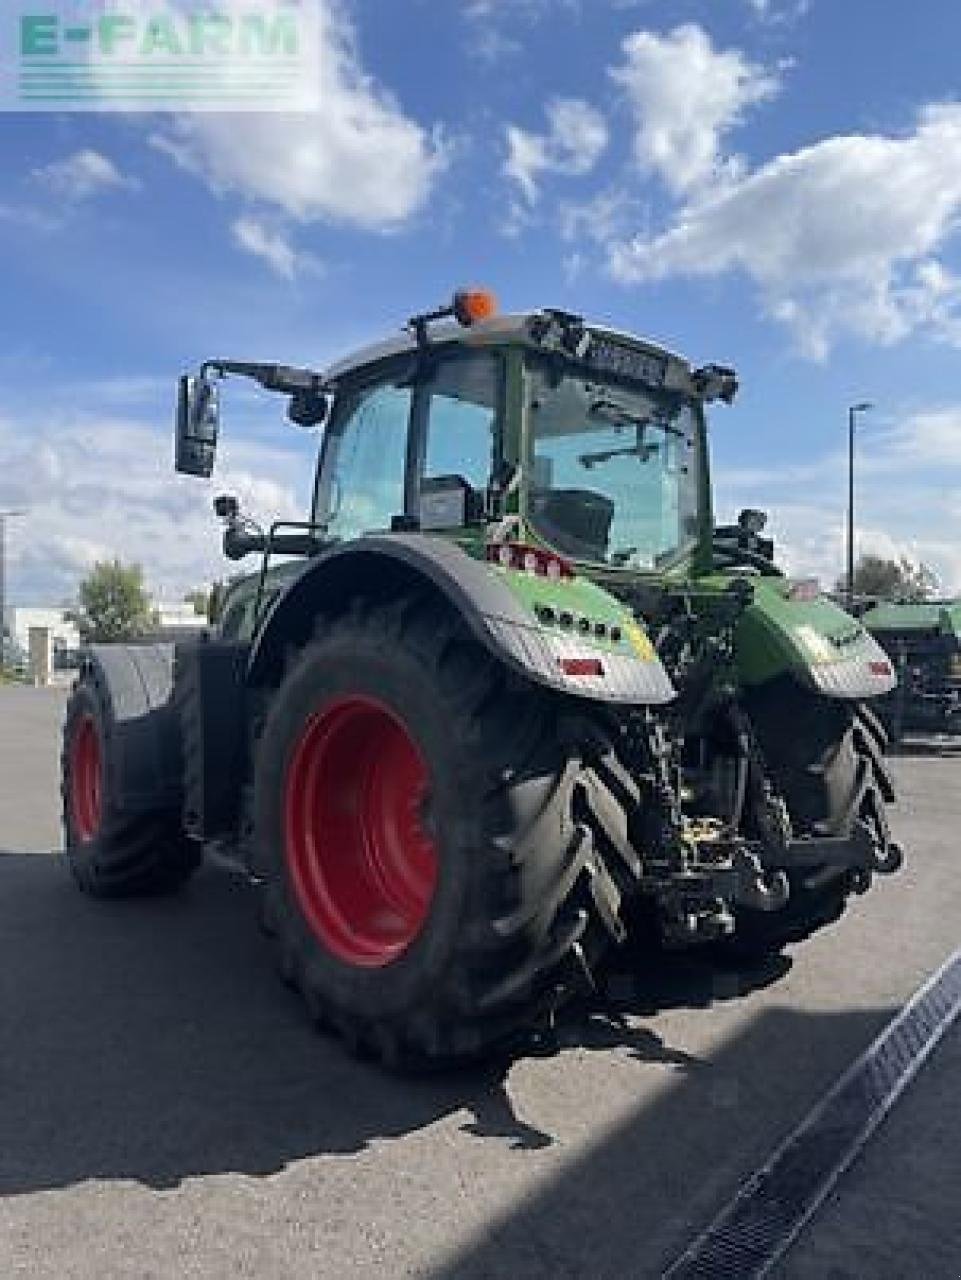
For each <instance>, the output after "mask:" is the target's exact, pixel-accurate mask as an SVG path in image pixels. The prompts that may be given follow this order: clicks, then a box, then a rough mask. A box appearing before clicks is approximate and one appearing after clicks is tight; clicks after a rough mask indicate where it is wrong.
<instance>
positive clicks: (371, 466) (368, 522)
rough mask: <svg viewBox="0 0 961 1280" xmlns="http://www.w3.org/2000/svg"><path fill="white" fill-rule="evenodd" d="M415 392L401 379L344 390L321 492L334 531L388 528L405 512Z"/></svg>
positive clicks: (341, 534)
mask: <svg viewBox="0 0 961 1280" xmlns="http://www.w3.org/2000/svg"><path fill="white" fill-rule="evenodd" d="M411 396H412V392H411V388H410V386H409V385H400V382H399V381H398V382H390V383H379V384H377V385H376V386H372V387H365V388H362V389H360V390H358V391H356V392H347V393H345V397H344V399H342V400H341V403H340V405H339V406H338V409H337V411H336V412H335V415H334V420H333V422H332V424H331V428H330V436H329V439H328V441H327V446H326V450H325V457H324V480H323V484H322V491H321V495H320V503H321V505H322V506H323V507H325V509H326V517H327V518H326V525H327V532H328V535H329V536H330V537H332V538H339V539H343V540H347V539H349V538H357V537H360V535H361V534H363V533H374V532H379V531H383V530H389V529H390V527H391V521H392V520H393V519H394V517H395V516H399V515H402V514H403V512H404V477H405V474H406V464H407V431H408V424H409V421H410V409H411Z"/></svg>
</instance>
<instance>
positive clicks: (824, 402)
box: [0, 0, 961, 604]
mask: <svg viewBox="0 0 961 1280" xmlns="http://www.w3.org/2000/svg"><path fill="white" fill-rule="evenodd" d="M7 7H9V5H8V6H7ZM321 16H322V22H321V24H320V36H319V39H320V43H321V48H320V51H319V52H320V56H321V64H320V65H321V69H322V72H321V74H322V81H321V83H322V94H323V107H322V110H321V111H320V112H319V113H316V114H305V115H299V116H289V115H283V114H278V113H267V114H261V115H235V116H226V115H216V114H187V113H184V114H180V115H175V114H169V113H168V114H159V113H152V114H143V113H128V114H122V115H109V116H107V115H97V114H89V113H66V112H65V113H58V114H44V115H28V114H13V113H8V114H0V157H2V164H0V233H2V234H0V262H2V270H3V295H4V299H5V303H4V305H3V306H2V308H0V325H2V334H0V462H2V465H0V509H3V508H11V507H13V508H24V509H26V510H27V513H28V514H27V515H25V516H23V517H20V518H18V519H16V520H12V521H10V527H9V533H8V589H9V595H10V602H11V603H14V604H56V603H60V602H63V601H66V600H69V599H70V598H71V597H72V596H73V595H74V594H75V591H76V587H77V583H78V581H79V579H80V577H81V576H82V575H83V574H84V572H85V571H86V570H87V569H88V568H89V567H90V565H91V564H92V563H93V562H94V561H96V560H97V559H103V558H106V557H112V556H114V555H118V556H120V557H121V558H122V559H125V560H137V561H139V562H141V563H142V564H143V566H144V569H145V573H146V578H147V582H148V586H149V587H150V589H151V590H152V591H153V593H154V594H155V596H157V597H162V598H164V599H176V598H178V597H179V596H181V595H182V594H183V593H184V592H185V591H187V590H189V589H190V588H192V587H195V586H197V585H198V584H202V583H204V582H209V581H210V580H211V579H212V578H213V577H217V576H223V575H224V573H225V572H226V571H228V569H229V568H230V567H229V566H227V565H226V563H225V562H224V561H223V560H222V559H221V557H220V551H219V546H220V530H219V527H218V525H217V522H216V520H215V518H214V516H213V513H212V511H211V506H210V503H211V498H212V496H213V494H214V493H216V492H222V491H230V492H235V493H236V494H238V496H239V497H240V499H241V503H242V505H243V506H244V507H245V508H246V509H247V510H248V511H249V512H250V513H251V514H252V515H259V516H275V517H277V518H299V517H300V518H302V517H303V516H304V515H305V514H306V511H307V506H308V500H309V492H310V487H311V483H312V478H313V475H312V472H313V463H314V457H315V454H316V448H317V439H316V437H315V436H314V435H312V434H311V433H304V432H302V431H298V430H297V429H296V428H294V427H292V426H291V425H290V424H289V423H287V422H286V420H285V418H284V415H283V404H282V402H280V401H279V400H278V399H276V398H271V397H260V396H257V395H256V394H254V393H253V392H250V391H248V390H245V389H243V388H242V387H240V386H238V385H237V384H236V383H231V384H230V385H229V386H228V388H227V390H226V392H225V396H224V405H223V430H222V435H221V450H220V456H219V459H218V466H217V471H216V473H215V476H214V479H213V480H212V481H211V482H210V483H207V482H203V481H199V480H196V479H192V478H188V477H181V476H176V475H174V473H173V468H172V421H171V420H172V411H173V401H174V391H175V380H176V377H177V375H178V374H179V373H181V372H183V371H185V370H188V369H193V368H195V367H196V366H197V365H198V364H199V362H200V361H201V360H202V359H204V358H206V357H211V356H228V357H237V358H249V359H267V360H269V359H276V360H282V361H284V362H287V363H303V364H309V365H312V366H315V367H323V365H324V364H325V363H327V362H328V361H331V360H333V359H334V358H336V357H338V356H339V355H342V354H345V353H346V352H349V351H350V350H352V349H353V348H355V347H357V346H360V345H363V344H364V343H366V342H367V341H371V340H375V339H377V338H380V337H382V336H385V335H386V334H388V333H390V332H392V331H395V330H396V329H398V328H399V327H400V326H401V325H402V324H403V323H404V321H405V320H406V318H407V317H408V316H410V315H411V314H412V313H413V312H415V311H418V310H425V309H428V308H430V307H432V306H436V305H439V304H440V303H442V302H443V301H444V300H445V299H447V298H448V297H449V296H450V293H451V291H452V289H453V288H454V287H455V286H457V285H459V284H464V283H480V284H484V285H488V286H490V287H491V288H493V289H494V291H495V292H496V293H497V295H498V297H499V299H500V303H501V306H502V308H503V309H505V310H519V309H524V308H534V307H538V306H557V307H562V308H565V309H568V310H573V311H577V312H580V313H582V314H585V315H587V316H588V317H589V318H591V319H594V320H597V321H604V322H608V323H611V324H613V325H615V326H617V327H620V328H624V329H627V330H630V331H632V332H635V333H638V334H640V335H643V336H646V337H648V338H652V339H655V340H658V341H661V342H663V343H665V344H666V345H668V346H670V347H671V348H673V349H675V350H678V351H680V352H682V353H684V354H686V355H687V356H689V357H690V358H691V359H692V360H694V361H696V362H699V363H703V362H707V361H717V362H721V363H725V364H733V365H734V366H735V367H736V368H737V369H738V372H739V375H740V379H741V393H740V395H739V398H738V400H737V402H736V404H735V405H734V406H733V407H731V408H727V407H715V408H714V409H713V410H712V413H711V437H712V451H713V459H714V477H715V488H716V507H717V511H718V515H719V516H720V517H721V518H728V517H731V516H733V515H734V514H735V513H736V512H737V510H738V509H740V508H741V507H743V506H753V507H761V508H764V509H766V510H767V511H768V512H769V513H770V525H771V528H772V530H773V533H774V536H775V538H776V541H777V545H778V554H779V557H780V560H781V562H782V563H783V564H784V565H785V567H786V568H787V569H788V570H789V571H790V572H792V573H794V574H798V575H805V576H807V575H812V574H813V575H817V576H819V577H820V578H821V579H822V581H823V582H825V583H829V584H830V583H833V582H834V580H835V578H836V577H837V575H838V574H839V572H840V571H841V569H842V564H843V528H844V519H845V503H846V484H847V478H846V431H847V406H848V405H849V404H851V403H852V402H854V401H861V400H870V401H872V402H873V403H874V405H875V408H874V409H873V410H872V411H871V412H870V413H867V414H865V415H863V416H862V418H861V420H860V422H859V428H858V467H857V477H858V481H857V482H858V502H857V546H858V550H859V552H872V553H876V554H882V555H886V556H888V555H906V556H907V557H909V558H910V559H912V560H914V561H922V562H924V563H926V564H928V565H929V566H930V567H931V568H932V569H933V570H934V571H935V572H936V573H937V574H938V576H939V578H940V581H941V585H942V587H943V589H944V591H945V592H949V591H961V377H959V372H961V72H959V69H958V58H957V50H958V48H959V47H961V8H959V6H958V5H957V4H956V2H955V0H920V2H919V3H918V4H916V5H914V6H912V7H911V8H910V10H907V9H905V8H904V7H903V6H900V5H890V4H878V3H876V0H844V3H841V2H840V0H321Z"/></svg>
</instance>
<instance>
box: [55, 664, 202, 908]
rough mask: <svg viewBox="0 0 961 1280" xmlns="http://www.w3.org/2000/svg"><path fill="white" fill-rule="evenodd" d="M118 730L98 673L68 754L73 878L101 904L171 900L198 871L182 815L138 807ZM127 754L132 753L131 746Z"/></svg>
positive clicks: (68, 733)
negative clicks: (129, 798) (124, 772)
mask: <svg viewBox="0 0 961 1280" xmlns="http://www.w3.org/2000/svg"><path fill="white" fill-rule="evenodd" d="M115 730H116V726H115V724H114V721H113V717H112V714H111V711H110V703H109V699H108V698H107V696H106V693H105V691H104V689H103V688H102V687H101V685H100V682H99V681H98V678H97V675H96V673H95V671H94V670H93V669H92V668H91V669H88V670H87V671H85V672H84V674H83V675H82V676H81V677H80V679H79V680H78V681H77V683H76V684H75V685H74V688H73V692H72V693H71V695H70V699H69V701H68V702H67V711H66V717H65V720H64V727H63V750H62V754H61V779H62V783H61V794H62V797H63V830H64V846H65V852H66V856H67V863H68V866H69V868H70V872H71V874H72V876H73V878H74V880H75V881H76V883H77V884H78V886H79V887H80V888H81V889H83V890H84V891H85V892H86V893H90V894H93V895H95V896H96V897H101V898H124V897H138V896H143V895H148V894H160V893H170V892H171V891H172V890H174V889H177V888H179V886H180V885H181V884H183V882H184V881H185V880H186V879H187V878H188V877H189V876H190V875H191V874H192V873H193V872H194V871H195V870H196V868H197V866H198V865H199V862H200V846H199V845H197V844H195V843H194V842H193V841H191V840H188V839H187V838H186V837H185V836H184V834H183V830H182V826H181V820H180V813H179V811H178V810H177V809H176V808H152V809H143V808H136V809H134V808H132V807H130V806H129V805H128V804H126V803H125V800H124V797H123V795H121V794H120V793H119V790H118V788H117V785H116V779H117V768H116V761H114V760H113V759H112V755H111V753H112V752H113V751H115V750H116V732H115ZM127 749H128V750H129V749H131V748H130V746H129V744H128V746H127Z"/></svg>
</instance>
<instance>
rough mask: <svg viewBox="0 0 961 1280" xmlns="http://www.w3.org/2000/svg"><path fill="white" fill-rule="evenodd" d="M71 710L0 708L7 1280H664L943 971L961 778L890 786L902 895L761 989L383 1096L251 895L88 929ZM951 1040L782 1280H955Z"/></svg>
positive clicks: (616, 1021)
mask: <svg viewBox="0 0 961 1280" xmlns="http://www.w3.org/2000/svg"><path fill="white" fill-rule="evenodd" d="M62 707H63V695H62V694H61V693H56V692H48V691H42V690H27V689H10V688H4V689H0V851H2V856H0V1276H2V1277H7V1276H30V1277H57V1278H58V1280H60V1278H70V1277H84V1278H86V1277H90V1278H93V1277H97V1280H100V1278H108V1280H109V1278H112V1277H128V1276H129V1277H138V1278H142V1277H168V1276H177V1277H180V1276H203V1277H220V1276H224V1277H226V1276H248V1275H249V1276H257V1277H261V1276H266V1277H274V1276H277V1277H300V1276H304V1277H307V1276H310V1277H325V1278H326V1277H331V1278H332V1280H333V1278H335V1277H336V1280H348V1278H352V1277H395V1276H416V1277H424V1278H425V1280H426V1278H427V1277H431V1278H433V1280H441V1278H442V1277H443V1278H444V1280H446V1278H448V1277H450V1278H453V1277H471V1278H474V1277H488V1276H490V1277H494V1276H506V1277H511V1280H515V1278H516V1280H523V1278H525V1277H530V1278H534V1277H537V1278H541V1277H544V1278H547V1277H551V1280H553V1278H555V1277H558V1278H560V1277H612V1278H613V1277H618V1278H620V1277H626V1276H641V1277H646V1276H656V1275H658V1274H659V1272H660V1271H661V1270H662V1269H663V1268H664V1267H665V1266H666V1265H667V1264H668V1263H669V1262H670V1261H671V1260H672V1259H673V1258H674V1257H675V1256H676V1255H677V1254H678V1253H679V1252H680V1251H681V1250H682V1249H683V1248H684V1246H685V1245H686V1244H687V1243H688V1241H689V1240H690V1238H691V1237H692V1235H694V1234H696V1232H697V1231H698V1230H700V1229H701V1228H702V1227H703V1226H704V1225H705V1224H706V1223H707V1222H709V1221H710V1220H711V1219H712V1217H713V1216H714V1214H715V1213H716V1212H717V1211H718V1209H719V1208H720V1206H721V1205H723V1204H724V1203H725V1202H726V1201H727V1200H728V1199H729V1198H730V1196H731V1195H732V1194H733V1192H734V1190H735V1189H736V1188H737V1186H738V1184H739V1183H740V1182H741V1180H742V1179H743V1178H744V1177H745V1176H747V1175H748V1174H749V1173H750V1172H751V1171H752V1170H753V1169H755V1168H756V1167H757V1166H758V1165H759V1164H760V1163H762V1162H763V1161H764V1159H765V1158H766V1157H767V1156H768V1155H769V1153H770V1151H771V1150H772V1149H773V1148H774V1147H775V1146H776V1145H777V1144H778V1142H779V1141H780V1140H781V1139H782V1138H783V1137H784V1136H785V1135H786V1134H787V1133H789V1132H790V1131H791V1130H792V1129H793V1128H794V1127H795V1126H796V1125H797V1124H798V1123H799V1122H800V1121H801V1120H802V1119H803V1117H804V1116H805V1115H806V1114H807V1112H808V1111H809V1110H810V1108H811V1107H812V1106H813V1105H814V1104H815V1103H816V1101H817V1100H818V1099H819V1098H820V1097H821V1096H822V1095H823V1093H824V1092H825V1091H826V1090H827V1089H828V1088H829V1087H830V1086H831V1084H832V1083H833V1082H834V1080H835V1079H836V1078H837V1077H838V1076H839V1075H840V1074H841V1073H842V1071H843V1070H844V1069H845V1068H846V1067H847V1065H848V1064H849V1063H850V1062H851V1061H852V1060H853V1059H854V1058H855V1057H856V1056H857V1055H858V1054H859V1053H860V1052H861V1051H862V1050H863V1049H864V1048H865V1047H866V1046H867V1044H868V1043H869V1042H870V1041H871V1040H872V1038H873V1037H874V1036H875V1035H876V1034H877V1032H878V1031H879V1030H880V1029H881V1028H882V1027H883V1026H884V1025H885V1023H886V1022H887V1021H888V1020H889V1019H890V1017H891V1016H892V1015H893V1013H894V1012H895V1011H896V1010H897V1009H898V1008H899V1007H900V1006H901V1005H902V1004H903V1003H904V1001H905V1000H906V999H907V998H908V997H909V996H910V994H911V993H912V991H913V990H914V989H915V988H916V987H917V986H919V985H920V983H921V982H922V981H923V980H924V979H925V977H926V976H927V975H928V974H929V972H930V971H932V970H933V969H935V968H936V967H937V966H938V965H939V964H940V963H941V962H942V961H943V960H944V959H945V957H946V956H947V955H948V954H949V953H950V952H952V951H953V950H954V949H955V947H956V946H957V945H958V941H959V933H961V929H959V922H961V883H959V877H958V873H957V862H958V839H957V836H958V828H959V825H961V791H959V787H958V781H959V779H961V758H959V757H957V756H950V755H944V756H925V755H914V754H913V755H911V756H909V757H905V758H902V759H899V760H898V761H896V774H897V780H898V783H899V786H900V789H901V793H902V800H901V803H900V805H899V807H898V810H897V812H896V816H895V827H896V831H897V834H898V835H899V837H900V838H901V839H902V840H903V841H904V843H905V846H906V849H907V856H908V860H907V864H906V867H905V869H904V870H903V872H902V873H901V874H900V875H898V876H896V877H892V878H890V879H888V880H882V881H880V882H879V883H878V884H877V885H876V886H875V888H873V889H872V891H871V892H870V893H869V894H868V895H866V896H865V897H864V898H863V899H857V900H855V902H854V903H853V905H852V907H851V909H850V910H849V911H848V912H847V913H846V915H845V917H844V918H843V919H842V921H841V922H839V924H838V925H836V926H835V927H834V928H832V929H830V930H827V931H825V932H823V933H821V934H819V935H818V936H817V937H815V938H813V939H811V940H809V941H808V942H806V943H805V944H803V945H801V946H799V947H797V948H796V949H794V950H793V951H792V952H791V953H790V955H789V957H788V958H787V959H785V960H784V961H783V962H781V963H777V964H772V965H770V966H769V967H768V968H767V969H766V970H764V971H761V972H753V973H747V972H737V971H724V972H721V971H718V970H716V969H714V968H712V967H711V966H709V965H708V964H707V963H705V962H704V961H703V960H702V959H698V958H697V957H687V958H684V957H681V958H676V959H674V960H673V961H671V962H670V963H668V964H665V963H663V962H661V963H653V962H652V961H651V960H647V961H645V962H640V961H638V962H635V964H634V965H633V967H632V968H628V969H625V971H624V972H623V973H622V974H621V976H620V980H619V983H618V984H617V988H616V994H617V998H618V1005H619V1007H620V1010H621V1013H622V1015H623V1016H622V1017H621V1018H614V1017H609V1016H600V1015H595V1016H593V1017H589V1018H588V1017H584V1016H581V1017H576V1018H571V1019H570V1020H569V1021H568V1022H566V1023H565V1024H564V1025H562V1027H561V1028H560V1029H559V1036H558V1044H557V1045H556V1046H554V1047H553V1048H552V1049H545V1051H544V1052H543V1053H542V1054H539V1055H536V1056H535V1055H530V1056H527V1057H522V1058H520V1059H519V1060H517V1061H515V1062H513V1063H510V1064H497V1063H493V1064H490V1065H488V1066H485V1067H483V1068H473V1069H471V1070H469V1071H461V1072H452V1073H448V1074H444V1075H438V1076H433V1077H429V1078H421V1079H398V1078H394V1077H391V1076H389V1075H387V1074H385V1073H384V1072H382V1071H381V1070H379V1069H377V1068H375V1067H372V1066H369V1065H365V1064H359V1063H357V1062H355V1061H353V1060H352V1059H350V1058H349V1057H348V1056H347V1055H346V1053H345V1052H344V1051H343V1050H342V1049H341V1047H340V1046H339V1044H338V1043H337V1042H336V1041H335V1040H330V1039H328V1038H325V1037H324V1036H322V1035H320V1034H318V1033H317V1032H315V1031H314V1030H313V1029H312V1027H311V1026H310V1025H309V1024H308V1022H307V1020H306V1018H305V1017H304V1015H303V1013H302V1011H301V1008H300V1005H299V1003H298V1001H297V999H296V998H295V997H294V996H293V995H292V994H291V993H290V992H289V991H288V990H287V989H286V988H285V987H284V986H283V985H282V984H281V983H280V981H279V979H278V978H277V977H276V975H275V973H274V971H273V966H272V957H271V952H270V946H269V944H268V942H267V941H266V940H265V939H264V938H263V937H262V936H261V934H260V933H259V932H258V930H257V928H256V923H255V917H256V910H255V901H254V893H253V890H252V889H251V888H250V887H249V886H248V885H247V884H246V883H245V881H244V880H243V879H242V878H241V877H239V876H238V875H237V874H236V873H233V872H230V871H228V870H225V869H223V868H222V867H218V866H209V867H207V868H205V869H204V870H203V871H202V872H201V873H200V874H198V875H197V876H196V877H195V879H194V880H193V881H192V882H191V884H190V885H189V886H188V887H187V889H186V890H185V891H184V892H183V893H181V894H179V895H178V896H176V897H174V898H171V899H166V900H161V901H150V902H127V903H103V902H96V901H92V900H90V899H88V898H85V897H83V896H82V895H80V894H79V893H77V892H76V890H75V889H74V888H73V886H72V884H71V882H70V880H69V877H68V875H67V873H66V870H65V868H64V867H63V865H62V861H61V859H60V858H59V857H57V856H56V854H55V851H56V849H57V847H58V844H59V827H58V804H59V799H58V789H59V778H58V765H57V728H58V721H59V718H60V716H61V714H62ZM959 1055H961V1042H959V1035H958V1034H957V1033H956V1032H955V1033H952V1034H951V1035H950V1037H949V1038H948V1039H947V1040H946V1041H945V1042H944V1043H943V1044H942V1046H941V1047H940V1048H939V1049H938V1050H937V1051H936V1053H935V1055H934V1056H933V1058H932V1060H931V1061H930V1062H929V1063H928V1064H927V1065H926V1066H925V1067H923V1068H922V1070H921V1073H920V1075H919V1076H918V1078H917V1080H916V1081H915V1083H914V1084H913V1085H912V1086H911V1087H910V1089H909V1090H908V1092H907V1093H906V1094H905V1096H904V1098H903V1099H902V1101H901V1102H899V1103H898V1104H897V1106H896V1108H895V1110H894V1112H893V1113H892V1114H891V1115H890V1116H889V1117H888V1119H887V1120H886V1121H885V1122H884V1124H883V1125H882V1126H881V1129H880V1130H879V1131H878V1134H877V1135H876V1136H875V1138H874V1139H872V1141H871V1143H870V1144H869V1146H868V1148H867V1150H866V1151H865V1152H864V1153H863V1155H862V1156H861V1157H860V1158H859V1160H858V1161H857V1162H856V1164H855V1166H854V1167H853V1168H852V1169H851V1171H849V1173H848V1174H847V1175H845V1178H844V1179H843V1180H842V1182H841V1184H840V1185H839V1186H838V1188H837V1189H836V1192H835V1193H834V1195H833V1196H832V1198H831V1200H830V1202H829V1203H828V1204H827V1205H826V1206H825V1208H824V1209H823V1210H822V1212H821V1213H820V1214H819V1215H818V1216H817V1217H816V1218H815V1219H814V1221H813V1222H812V1223H811V1224H810V1225H809V1226H808V1227H807V1228H806V1229H805V1231H804V1232H803V1233H802V1235H801V1237H800V1239H799V1240H798V1242H797V1243H796V1244H795V1246H794V1247H793V1249H792V1251H791V1253H790V1254H789V1255H788V1256H787V1257H786V1258H785V1259H784V1261H783V1262H782V1263H781V1264H780V1267H779V1270H778V1271H777V1273H776V1274H777V1275H778V1276H779V1277H781V1280H794V1278H796V1280H809V1278H813V1277H815V1276H818V1277H834V1278H835V1280H842V1278H845V1277H855V1278H857V1280H860V1278H861V1277H871V1278H872V1280H874V1278H875V1277H881V1278H882V1280H883V1278H884V1277H889V1276H890V1277H900V1276H905V1277H907V1276H912V1277H914V1276H920V1277H925V1280H940V1278H941V1277H945V1280H947V1278H948V1277H951V1280H957V1277H958V1276H959V1275H961V1215H959V1213H958V1211H957V1205H958V1204H959V1203H961V1117H959V1115H958V1109H957V1106H956V1080H957V1071H958V1064H959V1061H961V1056H959Z"/></svg>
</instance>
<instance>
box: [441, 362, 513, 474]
mask: <svg viewBox="0 0 961 1280" xmlns="http://www.w3.org/2000/svg"><path fill="white" fill-rule="evenodd" d="M502 367H503V365H502V361H501V360H500V359H499V358H498V357H497V356H494V355H491V354H488V353H487V352H483V353H480V352H478V353H471V354H470V355H465V356H458V357H456V358H453V359H446V360H443V361H442V362H441V363H440V364H439V365H438V368H437V370H436V372H435V373H434V374H433V375H432V377H431V378H430V380H429V381H428V382H426V383H425V384H424V387H423V391H424V393H425V394H426V395H428V396H429V403H428V407H427V439H426V442H425V447H424V468H423V478H424V479H426V480H429V479H432V478H434V477H437V476H450V475H458V476H461V477H463V479H464V480H466V481H467V482H468V484H469V485H470V486H471V488H473V489H476V490H478V491H480V492H483V491H484V489H486V488H487V485H488V483H489V481H490V476H491V465H492V462H493V458H494V451H495V445H496V438H497V427H498V421H499V404H500V399H501V380H502V378H501V370H502Z"/></svg>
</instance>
